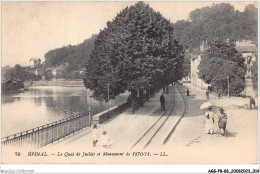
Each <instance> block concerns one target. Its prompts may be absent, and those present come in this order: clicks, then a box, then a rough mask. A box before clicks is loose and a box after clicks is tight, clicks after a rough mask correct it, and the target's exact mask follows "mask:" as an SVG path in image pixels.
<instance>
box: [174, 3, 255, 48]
mask: <svg viewBox="0 0 260 174" xmlns="http://www.w3.org/2000/svg"><path fill="white" fill-rule="evenodd" d="M257 14H258V11H257V8H256V7H255V6H254V5H253V4H250V5H248V6H247V7H246V8H245V10H244V11H243V12H239V11H238V10H235V9H234V7H233V6H232V5H230V4H227V3H221V4H215V5H212V6H211V7H203V8H200V9H196V10H194V11H191V12H190V16H189V20H181V21H177V22H176V23H175V24H173V26H174V28H175V30H174V35H175V37H176V39H177V40H178V41H179V42H180V43H181V44H183V45H184V46H185V48H188V49H189V50H190V51H192V50H193V49H194V48H196V47H198V46H199V45H200V42H201V41H202V40H206V39H207V40H208V41H209V42H214V41H217V40H222V41H225V40H227V39H230V40H243V39H246V40H253V41H254V42H256V43H257V21H258V18H257Z"/></svg>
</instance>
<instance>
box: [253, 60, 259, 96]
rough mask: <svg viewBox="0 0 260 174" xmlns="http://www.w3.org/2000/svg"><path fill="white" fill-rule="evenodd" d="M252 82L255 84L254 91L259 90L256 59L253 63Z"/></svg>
mask: <svg viewBox="0 0 260 174" xmlns="http://www.w3.org/2000/svg"><path fill="white" fill-rule="evenodd" d="M256 57H257V56H256ZM252 82H253V88H254V90H256V91H257V90H258V59H257V58H256V61H254V62H253V67H252Z"/></svg>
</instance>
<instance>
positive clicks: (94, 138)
mask: <svg viewBox="0 0 260 174" xmlns="http://www.w3.org/2000/svg"><path fill="white" fill-rule="evenodd" d="M98 137H99V134H98V129H97V125H96V124H94V125H93V128H92V141H93V147H96V145H97V142H98Z"/></svg>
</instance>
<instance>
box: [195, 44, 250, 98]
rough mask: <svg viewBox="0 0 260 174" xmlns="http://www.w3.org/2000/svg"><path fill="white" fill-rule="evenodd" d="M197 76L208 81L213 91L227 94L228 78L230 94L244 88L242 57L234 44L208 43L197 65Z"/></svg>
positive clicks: (244, 68) (235, 93)
mask: <svg viewBox="0 0 260 174" xmlns="http://www.w3.org/2000/svg"><path fill="white" fill-rule="evenodd" d="M198 69H199V74H198V75H199V77H200V78H202V79H203V80H204V81H205V82H207V83H210V84H211V85H212V87H213V90H214V91H215V92H219V91H221V93H223V94H227V89H228V79H229V82H230V94H231V95H237V94H239V93H240V92H242V90H243V89H244V86H245V79H244V78H245V72H246V67H245V64H244V58H243V57H242V55H241V54H240V53H239V52H237V50H236V49H235V45H234V44H232V43H229V44H228V43H226V42H222V41H216V42H213V43H211V44H209V48H208V49H207V50H206V51H205V53H204V54H203V55H202V58H201V62H200V64H199V66H198Z"/></svg>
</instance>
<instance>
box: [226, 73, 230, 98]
mask: <svg viewBox="0 0 260 174" xmlns="http://www.w3.org/2000/svg"><path fill="white" fill-rule="evenodd" d="M229 78H230V77H229V75H227V81H228V98H230V93H229Z"/></svg>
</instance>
